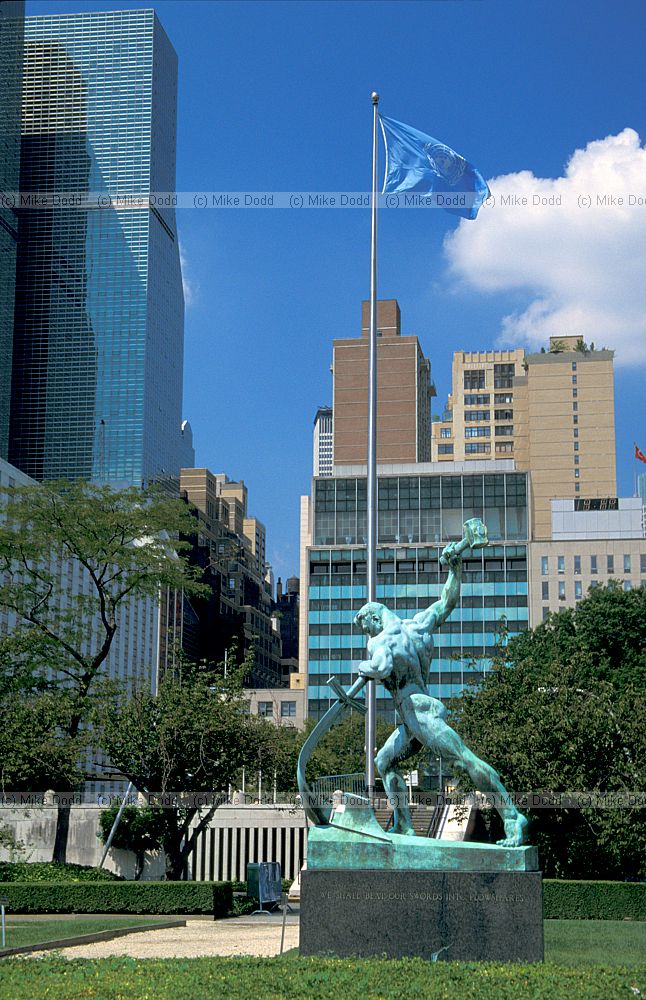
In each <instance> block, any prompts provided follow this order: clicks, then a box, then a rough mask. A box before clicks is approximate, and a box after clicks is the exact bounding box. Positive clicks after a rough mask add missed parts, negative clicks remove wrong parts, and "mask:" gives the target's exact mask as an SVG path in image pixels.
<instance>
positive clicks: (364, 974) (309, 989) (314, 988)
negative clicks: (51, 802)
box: [0, 917, 646, 1000]
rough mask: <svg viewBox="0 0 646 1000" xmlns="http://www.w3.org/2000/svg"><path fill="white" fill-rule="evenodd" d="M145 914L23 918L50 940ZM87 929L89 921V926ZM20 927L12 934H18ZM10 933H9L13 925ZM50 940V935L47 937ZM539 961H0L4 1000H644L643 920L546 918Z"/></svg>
mask: <svg viewBox="0 0 646 1000" xmlns="http://www.w3.org/2000/svg"><path fill="white" fill-rule="evenodd" d="M150 920H151V918H150V917H145V918H142V917H140V918H136V917H124V918H118V917H114V918H112V919H110V918H109V917H105V918H100V919H97V918H78V919H77V918H74V919H69V920H49V919H47V920H44V921H42V923H41V922H38V923H37V922H32V923H31V929H32V930H33V929H38V928H40V929H41V930H42V928H43V927H44V926H45V924H47V925H48V927H49V928H51V927H54V928H55V929H56V930H55V934H56V935H57V936H58V935H61V936H62V935H63V934H64V933H65V930H66V929H67V932H68V933H70V932H71V931H70V928H71V927H72V925H74V933H82V931H80V930H79V929H78V928H79V926H83V927H84V928H86V930H85V933H89V932H90V929H96V926H97V924H100V925H101V926H102V927H103V928H105V927H107V926H117V924H119V925H120V926H132V925H133V924H135V923H136V922H141V923H143V922H144V921H150ZM89 925H92V927H91V928H90V929H88V928H89ZM28 927H29V924H27V923H25V924H23V925H22V928H21V929H25V930H26V929H27V928H28ZM16 930H17V929H16ZM52 936H53V935H52ZM545 953H546V956H545V957H546V961H545V964H543V965H539V964H536V965H514V964H511V963H510V964H502V963H467V962H438V963H437V964H436V965H432V964H431V963H429V962H424V961H422V960H421V959H409V960H405V959H404V960H401V961H383V960H365V959H319V958H300V957H298V955H294V954H290V955H288V956H284V957H283V958H197V959H148V960H146V961H137V960H135V959H129V958H108V959H97V960H91V961H88V960H75V961H68V960H66V959H64V958H61V957H49V956H48V957H45V958H43V959H39V960H31V961H25V960H19V959H18V958H5V959H0V996H1V997H5V996H6V997H11V998H12V1000H73V998H74V1000H76V998H82V997H88V998H89V997H92V998H97V1000H125V998H128V1000H143V998H146V1000H178V998H180V997H181V1000H222V997H226V998H227V1000H249V997H250V996H252V997H253V998H254V1000H269V998H271V1000H310V998H312V1000H313V998H316V1000H326V998H330V1000H339V998H342V1000H355V998H356V1000H570V998H574V997H576V1000H614V998H615V997H617V998H623V1000H632V998H633V997H639V996H640V995H641V996H642V997H646V922H645V923H638V922H632V921H611V920H548V921H546V923H545Z"/></svg>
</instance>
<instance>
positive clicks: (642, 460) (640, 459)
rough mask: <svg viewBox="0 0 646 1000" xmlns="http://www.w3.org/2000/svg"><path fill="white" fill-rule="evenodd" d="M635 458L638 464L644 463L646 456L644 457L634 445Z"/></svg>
mask: <svg viewBox="0 0 646 1000" xmlns="http://www.w3.org/2000/svg"><path fill="white" fill-rule="evenodd" d="M635 458H636V459H637V458H638V459H639V461H640V462H646V455H644V452H643V451H642V450H641V448H638V447H637V445H635Z"/></svg>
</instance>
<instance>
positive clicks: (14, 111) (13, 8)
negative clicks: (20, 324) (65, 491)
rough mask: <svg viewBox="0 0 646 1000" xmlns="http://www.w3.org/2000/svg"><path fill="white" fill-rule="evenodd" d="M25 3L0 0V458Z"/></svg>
mask: <svg viewBox="0 0 646 1000" xmlns="http://www.w3.org/2000/svg"><path fill="white" fill-rule="evenodd" d="M24 19H25V5H24V3H22V2H21V3H14V2H6V0H1V2H0V458H4V459H6V457H7V449H8V445H9V399H10V396H11V355H12V349H13V347H12V345H13V310H14V296H15V287H16V248H17V244H18V216H17V214H16V210H15V207H14V205H13V204H12V199H11V195H12V194H14V193H15V192H16V191H17V190H18V184H19V178H20V95H21V88H22V48H23V33H24Z"/></svg>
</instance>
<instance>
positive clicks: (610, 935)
mask: <svg viewBox="0 0 646 1000" xmlns="http://www.w3.org/2000/svg"><path fill="white" fill-rule="evenodd" d="M544 926H545V960H546V961H548V962H556V963H557V964H558V965H579V964H581V963H584V964H586V965H631V964H633V963H634V962H644V963H646V922H644V921H632V920H546V921H545V924H544ZM642 992H644V991H643V990H642Z"/></svg>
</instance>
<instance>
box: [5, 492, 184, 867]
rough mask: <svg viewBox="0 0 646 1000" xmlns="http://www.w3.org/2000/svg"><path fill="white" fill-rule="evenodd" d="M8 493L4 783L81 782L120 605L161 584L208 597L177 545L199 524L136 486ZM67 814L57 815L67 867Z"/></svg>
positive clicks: (57, 850) (177, 505) (59, 853)
mask: <svg viewBox="0 0 646 1000" xmlns="http://www.w3.org/2000/svg"><path fill="white" fill-rule="evenodd" d="M2 493H3V500H4V502H3V507H2V515H3V517H2V521H1V522H0V608H1V609H3V610H4V611H6V612H9V613H11V615H12V616H13V618H14V621H15V625H14V626H13V627H12V631H11V633H10V634H9V635H7V636H6V637H4V638H3V640H2V641H1V642H0V726H1V727H2V729H4V733H2V734H0V750H1V751H2V753H1V759H2V775H1V776H2V781H3V783H4V787H5V788H7V787H9V788H11V787H17V788H25V787H30V788H32V789H42V788H43V786H44V787H45V788H47V787H51V786H52V785H54V786H57V787H58V788H64V787H67V788H69V787H72V786H74V785H77V784H78V783H79V782H80V781H81V780H82V777H83V775H82V772H81V770H80V766H79V759H80V757H81V755H82V754H83V753H84V752H85V750H86V744H87V742H88V738H87V733H85V735H84V736H83V737H82V736H81V730H82V725H83V723H84V721H86V720H87V718H88V716H89V712H90V708H91V697H92V693H93V689H94V688H95V686H96V683H95V682H96V681H97V679H98V678H99V677H100V675H102V674H103V673H104V670H103V668H104V664H105V663H106V660H107V659H108V656H109V654H110V650H111V648H112V645H113V641H114V638H115V635H116V633H117V630H118V628H119V627H120V613H121V609H122V608H123V607H124V605H126V604H127V602H129V601H130V600H131V598H136V597H143V596H151V597H155V596H157V594H158V593H159V589H160V587H162V586H168V587H172V588H178V589H179V588H183V589H184V590H188V591H189V592H199V591H200V589H201V588H200V587H199V585H198V584H197V583H196V581H195V574H194V571H193V570H191V568H190V567H189V566H188V564H187V562H186V561H185V560H184V558H183V557H182V551H183V549H184V548H185V545H184V543H183V542H181V541H179V537H180V534H181V533H182V532H186V533H190V532H192V531H193V530H194V521H193V518H192V517H191V515H190V513H189V512H188V510H187V508H186V506H185V504H184V503H183V502H182V501H180V500H173V499H171V498H169V497H167V496H165V495H164V494H163V493H160V492H154V491H152V492H142V491H140V490H137V489H134V488H131V489H126V490H121V491H117V490H112V489H111V488H110V487H108V486H96V485H90V484H87V483H83V482H73V483H70V482H55V483H41V484H34V485H28V486H14V487H10V488H8V489H5V490H3V491H2ZM74 575H76V576H77V583H76V584H74V585H73V582H72V578H73V577H74ZM79 580H80V581H81V584H82V585H78V582H79ZM68 813H69V811H67V813H66V812H65V807H62V808H61V809H59V816H58V819H59V822H58V826H57V837H56V844H55V847H54V858H55V859H56V860H60V861H63V860H64V859H65V848H66V837H67V833H66V831H67V826H66V824H67V821H68V818H69V815H68Z"/></svg>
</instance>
